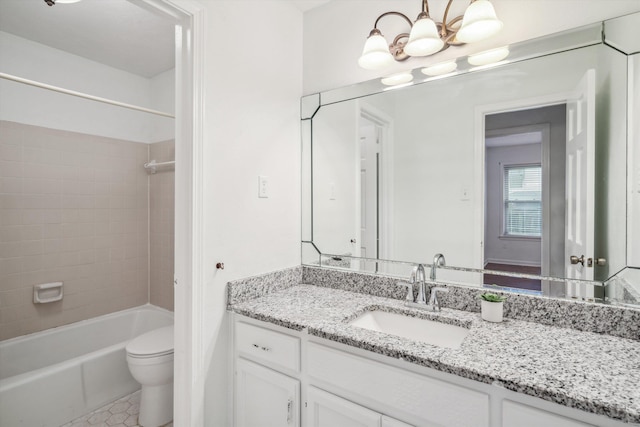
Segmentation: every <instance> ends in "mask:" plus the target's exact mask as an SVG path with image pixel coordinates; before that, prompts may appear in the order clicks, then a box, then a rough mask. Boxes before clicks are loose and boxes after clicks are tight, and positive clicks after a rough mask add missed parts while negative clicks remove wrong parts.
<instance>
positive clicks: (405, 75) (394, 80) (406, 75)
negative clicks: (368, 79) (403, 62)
mask: <svg viewBox="0 0 640 427" xmlns="http://www.w3.org/2000/svg"><path fill="white" fill-rule="evenodd" d="M412 80H413V74H411V73H410V72H409V71H403V72H401V73H397V74H394V75H392V76H389V77H385V78H383V79H381V80H380V81H381V82H382V84H383V85H385V86H396V85H401V84H404V83H409V82H410V81H412Z"/></svg>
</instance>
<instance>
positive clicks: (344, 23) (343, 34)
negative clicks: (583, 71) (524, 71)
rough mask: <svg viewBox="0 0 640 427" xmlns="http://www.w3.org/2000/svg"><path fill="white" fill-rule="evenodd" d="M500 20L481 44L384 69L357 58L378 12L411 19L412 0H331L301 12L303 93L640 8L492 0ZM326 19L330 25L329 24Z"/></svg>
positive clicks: (392, 30) (459, 7) (566, 0)
mask: <svg viewBox="0 0 640 427" xmlns="http://www.w3.org/2000/svg"><path fill="white" fill-rule="evenodd" d="M492 3H493V4H494V6H495V9H496V13H497V14H498V17H499V18H500V19H501V20H502V21H503V22H504V28H503V30H502V32H501V33H499V34H498V35H496V36H495V37H493V38H492V39H489V40H486V41H484V42H481V43H477V44H475V45H471V46H469V45H468V46H464V47H459V48H449V49H447V50H446V51H444V52H442V53H439V54H437V55H435V57H429V58H423V59H416V58H414V59H410V60H409V61H407V62H404V63H400V64H397V65H396V66H395V67H392V68H390V69H389V70H386V71H385V72H377V71H368V70H363V69H361V68H360V67H359V66H358V63H357V60H358V57H359V56H360V54H361V53H362V47H363V46H364V42H365V40H366V38H367V36H368V35H369V31H371V29H372V28H373V24H374V22H375V19H376V18H377V17H378V16H379V15H380V14H381V13H383V12H387V11H390V10H396V11H399V12H403V13H405V14H406V15H407V16H408V17H409V18H410V19H415V18H416V16H417V15H418V13H419V11H420V2H419V1H417V0H349V1H341V0H335V1H332V2H329V3H327V4H326V5H324V6H321V7H319V8H316V9H312V10H310V11H308V12H306V13H305V17H304V93H305V94H309V93H314V92H320V91H325V90H328V89H334V88H337V87H342V86H346V85H349V84H352V83H355V82H361V81H366V80H370V79H373V78H376V77H380V76H383V75H386V74H391V73H393V72H396V71H401V70H405V69H407V68H410V69H411V68H418V67H420V66H422V65H425V64H429V63H436V62H440V61H442V60H444V59H447V58H455V57H458V56H462V55H465V54H468V53H473V52H479V51H482V50H485V49H488V48H491V47H498V46H502V45H504V44H509V43H515V42H518V41H523V40H528V39H530V38H534V37H539V36H543V35H546V34H551V33H555V32H558V31H562V30H565V29H569V28H574V27H577V26H581V25H585V24H590V23H593V22H597V21H601V20H603V19H607V18H612V17H616V16H620V15H624V14H626V13H630V12H636V11H640V3H639V2H638V1H637V0H607V1H603V0H581V1H575V0H517V1H514V0H492ZM467 4H468V2H465V1H455V2H453V5H452V9H451V14H452V15H453V16H455V15H459V14H462V13H463V12H464V7H465V6H466V5H467ZM445 5H446V1H445V0H431V1H429V9H430V12H431V16H432V17H434V19H436V20H441V19H442V16H443V14H444V8H445ZM329 23H330V24H329ZM379 27H380V30H381V31H382V33H383V34H385V35H386V37H387V40H388V41H391V39H392V38H393V36H395V35H396V34H397V33H399V32H403V31H406V30H407V28H408V24H406V23H405V22H404V21H403V20H402V19H400V18H394V17H389V18H383V20H382V21H381V22H380V25H379Z"/></svg>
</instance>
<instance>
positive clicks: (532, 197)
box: [503, 165, 542, 237]
mask: <svg viewBox="0 0 640 427" xmlns="http://www.w3.org/2000/svg"><path fill="white" fill-rule="evenodd" d="M503 183H504V187H503V195H504V216H503V218H504V235H505V236H523V237H541V236H542V167H541V166H540V165H518V166H504V180H503Z"/></svg>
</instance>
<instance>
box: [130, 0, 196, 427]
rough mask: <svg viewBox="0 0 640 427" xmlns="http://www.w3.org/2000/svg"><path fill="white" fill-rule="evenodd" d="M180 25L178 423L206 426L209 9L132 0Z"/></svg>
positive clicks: (172, 0)
mask: <svg viewBox="0 0 640 427" xmlns="http://www.w3.org/2000/svg"><path fill="white" fill-rule="evenodd" d="M129 1H131V2H132V3H134V4H136V5H138V6H140V7H142V8H144V9H146V10H148V11H149V12H151V13H155V14H157V15H160V16H163V17H165V18H169V19H171V20H173V21H174V22H175V23H176V52H175V54H176V56H175V70H176V76H175V97H176V98H175V117H176V119H175V139H176V157H175V161H176V168H175V169H176V173H175V202H176V203H175V205H176V206H175V220H174V221H175V247H174V252H175V261H174V262H175V264H174V266H175V271H174V297H175V301H174V368H173V369H174V383H173V388H174V401H173V407H174V411H173V412H174V416H173V417H174V424H175V425H180V426H190V427H195V426H201V425H204V409H203V404H202V403H203V402H204V384H205V380H206V374H207V373H206V368H205V363H204V351H203V348H204V343H203V340H202V336H203V334H202V330H203V325H202V318H203V312H204V306H203V302H204V283H205V276H204V265H205V264H204V257H203V249H204V242H203V240H202V236H203V235H204V217H203V211H202V205H203V202H204V194H203V186H204V180H203V160H202V151H203V147H204V137H203V135H204V132H203V128H204V107H205V104H204V81H205V70H204V65H205V53H206V52H207V48H206V40H205V8H204V6H203V5H202V4H200V3H198V2H195V1H192V0H129Z"/></svg>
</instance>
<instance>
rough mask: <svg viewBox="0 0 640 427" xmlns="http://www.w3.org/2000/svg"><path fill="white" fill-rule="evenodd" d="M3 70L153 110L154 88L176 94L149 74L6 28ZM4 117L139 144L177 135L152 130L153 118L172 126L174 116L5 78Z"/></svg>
mask: <svg viewBox="0 0 640 427" xmlns="http://www.w3.org/2000/svg"><path fill="white" fill-rule="evenodd" d="M0 71H1V72H3V73H6V74H11V75H15V76H18V77H22V78H26V79H30V80H35V81H38V82H41V83H46V84H50V85H54V86H59V87H62V88H65V89H70V90H74V91H79V92H83V93H87V94H90V95H94V96H99V97H104V98H109V99H113V100H116V101H120V102H125V103H130V104H134V105H139V106H143V107H147V108H153V105H152V101H153V100H152V98H151V93H152V88H153V89H154V91H155V95H154V96H155V97H157V98H158V99H161V98H162V97H163V96H164V97H167V96H173V85H171V86H169V85H166V84H165V85H157V84H156V85H154V86H153V87H152V84H151V81H150V80H149V79H146V78H144V77H140V76H137V75H135V74H131V73H128V72H125V71H122V70H118V69H115V68H112V67H108V66H106V65H103V64H100V63H97V62H94V61H90V60H88V59H85V58H82V57H79V56H76V55H72V54H69V53H67V52H64V51H61V50H58V49H53V48H50V47H48V46H45V45H43V44H39V43H35V42H32V41H30V40H26V39H23V38H21V37H17V36H14V35H12V34H9V33H4V32H0ZM165 82H166V81H165ZM161 91H165V92H166V93H168V94H170V95H161V94H159V92H161ZM0 119H2V120H7V121H14V122H20V123H25V124H30V125H36V126H43V127H48V128H53V129H59V130H69V131H74V132H80V133H87V134H91V135H97V136H106V137H110V138H118V139H125V140H130V141H136V142H156V141H160V140H164V139H169V138H172V137H173V132H171V135H170V136H167V135H164V136H163V137H160V135H158V134H157V133H155V132H153V131H152V120H153V121H155V123H156V124H162V125H163V126H165V127H167V128H168V127H171V128H172V127H173V119H171V118H155V119H154V116H151V115H150V114H147V113H142V112H137V111H133V110H129V109H124V108H121V107H115V106H111V105H106V104H102V103H98V102H95V101H89V100H85V99H80V98H77V97H73V96H69V95H65V94H60V93H56V92H51V91H47V90H44V89H40V88H36V87H33V86H27V85H24V84H21V83H16V82H12V81H8V80H4V79H0ZM153 137H158V139H155V140H154V139H153Z"/></svg>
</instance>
